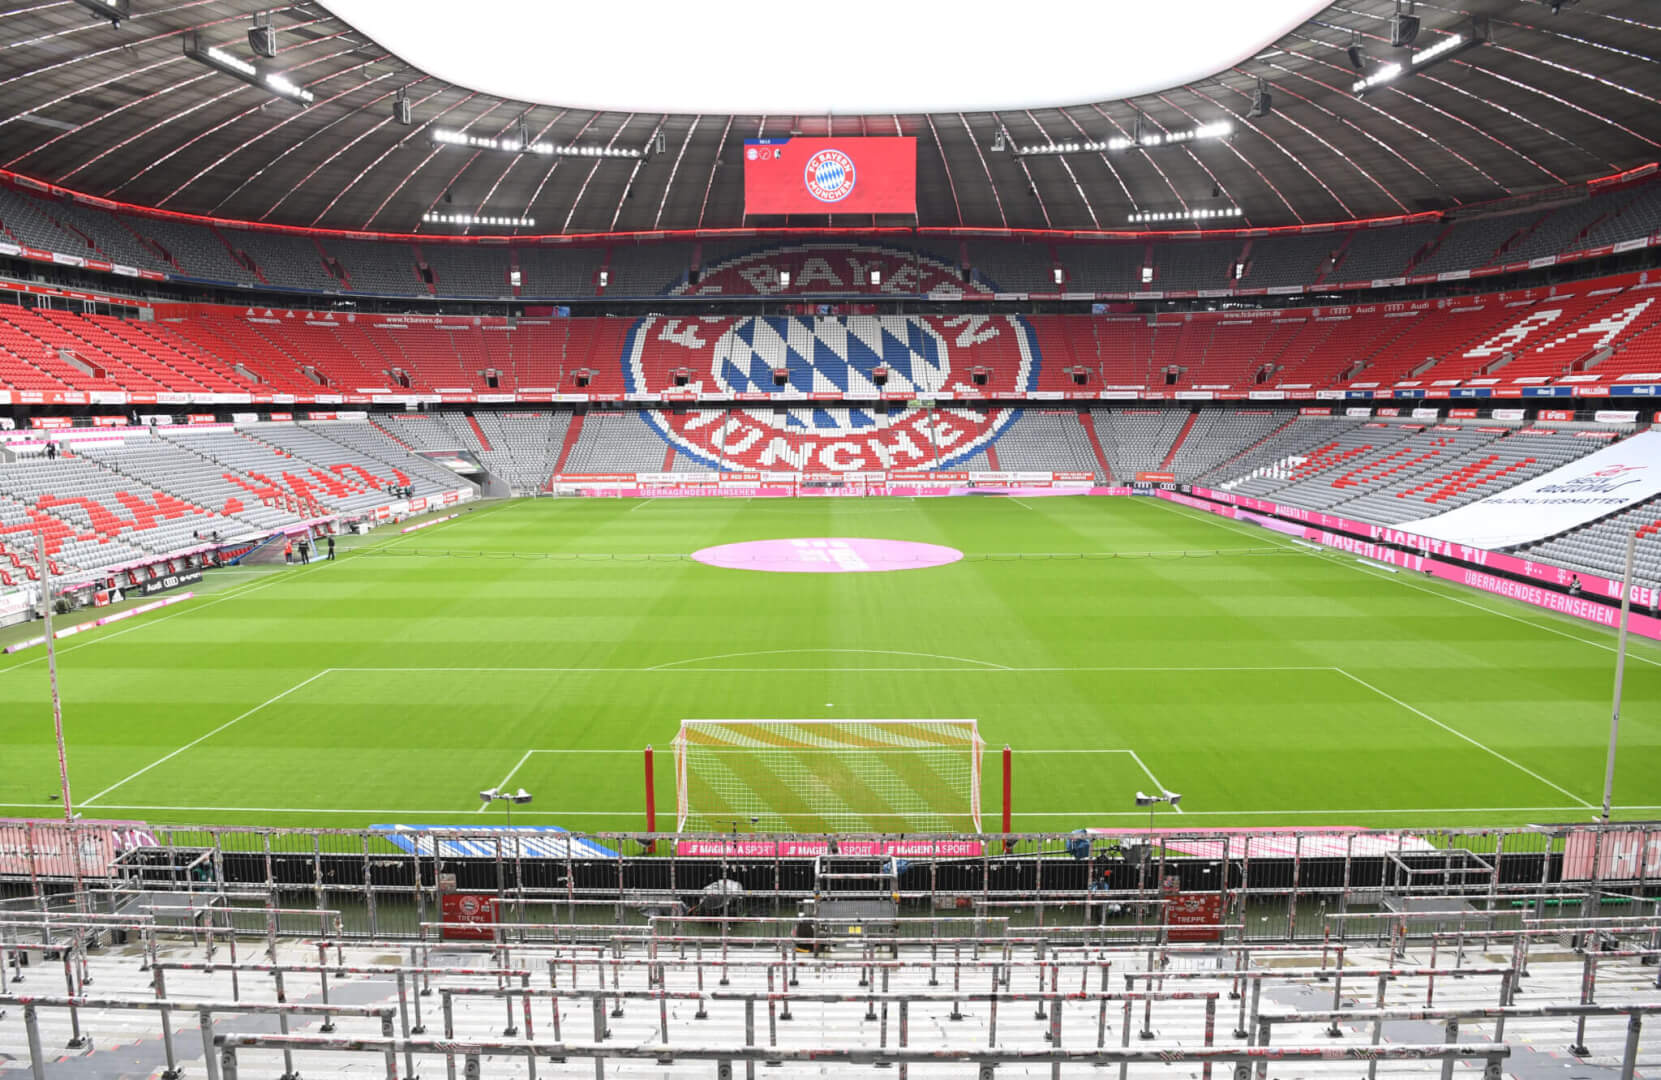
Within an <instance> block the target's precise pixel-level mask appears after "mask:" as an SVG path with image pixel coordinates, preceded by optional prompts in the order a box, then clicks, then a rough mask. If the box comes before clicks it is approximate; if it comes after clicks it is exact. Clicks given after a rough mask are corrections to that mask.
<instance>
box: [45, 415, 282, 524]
mask: <svg viewBox="0 0 1661 1080" xmlns="http://www.w3.org/2000/svg"><path fill="white" fill-rule="evenodd" d="M77 452H78V453H79V454H81V455H82V456H84V457H88V458H91V459H92V460H94V461H97V462H98V463H99V464H101V465H103V466H104V467H105V468H106V469H109V470H110V471H111V472H114V473H120V474H122V475H125V476H129V477H132V478H133V479H135V480H138V481H140V482H143V483H146V484H149V485H151V486H153V487H155V488H157V489H158V490H161V491H166V492H168V493H169V494H172V495H174V496H176V497H178V498H180V499H184V500H187V501H189V502H191V503H194V504H196V505H198V506H206V507H210V508H213V509H215V510H217V511H218V512H219V513H220V514H221V515H223V516H225V517H227V518H235V519H239V520H241V521H243V522H246V523H247V524H248V525H252V526H256V527H258V528H261V529H268V530H269V529H279V528H282V527H283V526H284V525H292V524H294V523H295V522H297V521H299V520H300V517H299V515H298V514H296V513H294V512H292V511H288V510H285V509H283V508H282V507H280V506H278V505H276V504H275V503H273V502H272V501H269V500H267V501H262V500H260V499H258V498H256V497H254V495H253V489H254V488H255V487H257V486H258V485H257V484H256V483H254V482H253V481H252V478H251V477H247V476H242V475H235V474H232V473H227V472H226V469H225V466H224V465H222V464H220V463H218V462H215V461H212V460H211V459H209V458H207V457H204V456H203V455H201V454H198V453H196V452H194V451H192V450H190V449H188V448H186V447H184V446H181V445H179V444H178V443H175V442H171V441H169V440H168V439H166V438H163V437H162V436H161V435H160V433H157V432H153V431H150V430H144V431H140V432H138V433H136V434H129V435H127V437H126V438H124V439H121V440H119V441H110V442H94V443H84V444H81V445H79V446H78V447H77Z"/></svg>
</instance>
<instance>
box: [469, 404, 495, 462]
mask: <svg viewBox="0 0 1661 1080" xmlns="http://www.w3.org/2000/svg"><path fill="white" fill-rule="evenodd" d="M467 422H468V423H469V424H471V425H472V427H473V437H474V438H475V439H477V440H479V448H480V449H482V450H484V451H485V452H486V453H489V452H490V451H492V450H494V449H496V448H495V447H494V446H491V445H490V440H489V439H487V438H485V437H484V428H482V427H480V426H479V422H478V421H477V420H475V419H474V418H473V414H472V413H468V414H467Z"/></svg>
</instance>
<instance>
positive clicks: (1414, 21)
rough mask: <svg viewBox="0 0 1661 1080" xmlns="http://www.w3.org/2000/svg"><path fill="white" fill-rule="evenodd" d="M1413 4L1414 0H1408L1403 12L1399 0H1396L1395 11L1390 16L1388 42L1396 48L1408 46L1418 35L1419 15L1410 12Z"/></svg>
mask: <svg viewBox="0 0 1661 1080" xmlns="http://www.w3.org/2000/svg"><path fill="white" fill-rule="evenodd" d="M1415 6H1417V5H1416V0H1408V4H1407V11H1406V13H1403V11H1402V9H1401V0H1396V13H1395V14H1394V15H1392V16H1391V17H1390V44H1391V45H1394V46H1395V47H1396V48H1398V49H1406V48H1408V47H1410V46H1411V45H1412V44H1413V42H1414V41H1415V40H1417V39H1418V37H1419V17H1418V16H1417V15H1414V14H1413V13H1412V12H1413V8H1414V7H1415Z"/></svg>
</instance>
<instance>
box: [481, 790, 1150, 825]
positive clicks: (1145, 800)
mask: <svg viewBox="0 0 1661 1080" xmlns="http://www.w3.org/2000/svg"><path fill="white" fill-rule="evenodd" d="M481 794H482V793H481ZM1180 802H1182V796H1181V795H1179V794H1177V793H1176V792H1174V791H1161V792H1160V793H1159V794H1158V795H1144V794H1143V793H1142V792H1140V791H1138V792H1137V793H1136V805H1137V806H1145V807H1147V808H1148V831H1149V832H1150V833H1151V832H1153V808H1154V807H1156V806H1160V805H1168V806H1170V808H1171V809H1172V810H1178V809H1179V807H1178V806H1177V804H1178V803H1180Z"/></svg>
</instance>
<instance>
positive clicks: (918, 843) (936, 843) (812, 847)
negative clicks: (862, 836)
mask: <svg viewBox="0 0 1661 1080" xmlns="http://www.w3.org/2000/svg"><path fill="white" fill-rule="evenodd" d="M836 850H837V853H838V854H840V855H860V856H872V855H898V856H901V857H911V858H915V857H920V856H935V857H941V858H967V857H970V856H976V855H980V854H981V853H982V852H983V851H984V850H985V845H984V844H982V843H981V842H980V841H979V840H903V839H898V840H887V839H881V838H877V837H873V838H871V839H869V840H838V841H837V842H836ZM829 851H830V842H829V841H828V840H770V839H766V838H764V837H754V838H752V837H739V838H735V839H732V840H677V841H675V854H676V855H691V856H704V857H708V858H724V859H776V858H782V859H790V858H809V857H812V856H815V855H825V854H828V853H829Z"/></svg>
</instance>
